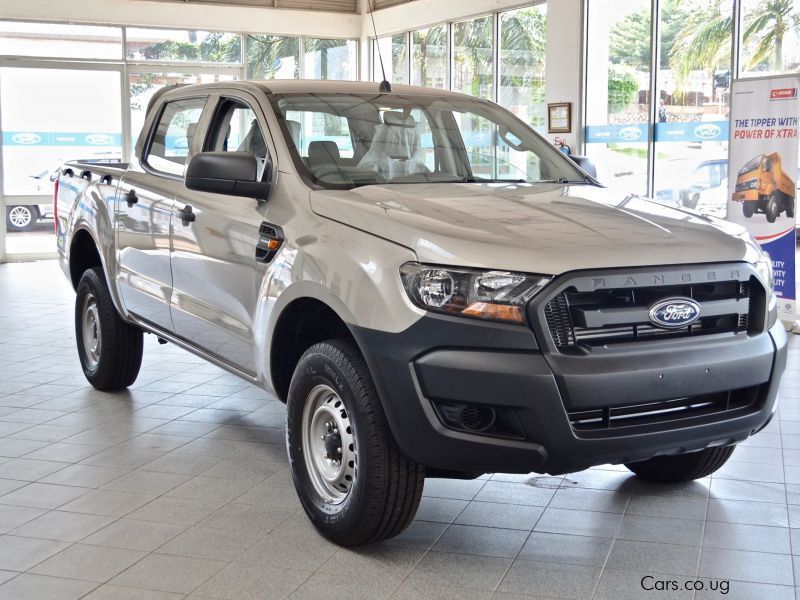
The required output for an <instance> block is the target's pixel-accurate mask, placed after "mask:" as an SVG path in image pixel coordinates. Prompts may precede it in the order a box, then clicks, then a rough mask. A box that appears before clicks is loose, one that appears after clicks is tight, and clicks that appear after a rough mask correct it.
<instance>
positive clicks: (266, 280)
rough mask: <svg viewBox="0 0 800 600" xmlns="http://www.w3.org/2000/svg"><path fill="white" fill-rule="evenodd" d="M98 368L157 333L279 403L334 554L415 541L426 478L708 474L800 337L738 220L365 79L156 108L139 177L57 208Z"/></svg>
mask: <svg viewBox="0 0 800 600" xmlns="http://www.w3.org/2000/svg"><path fill="white" fill-rule="evenodd" d="M56 200H57V206H56V210H57V240H58V242H57V243H58V250H59V255H60V263H61V266H62V268H63V270H64V272H65V273H66V275H67V277H68V278H69V279H70V281H71V282H72V285H73V286H74V288H75V290H76V293H77V296H76V308H75V327H76V334H77V347H78V354H79V356H80V361H81V364H82V366H83V371H84V373H85V375H86V377H87V379H88V380H89V382H91V384H92V385H93V386H95V387H96V388H98V389H100V390H120V389H122V388H125V387H126V386H130V385H131V384H132V383H133V382H134V381H135V379H136V377H137V374H138V371H139V367H140V364H141V359H142V347H143V346H142V338H143V333H150V334H154V335H156V336H158V338H159V339H161V340H165V341H168V342H171V343H174V344H176V345H178V346H180V347H181V348H184V349H186V350H188V351H190V352H193V353H195V354H197V355H199V356H201V357H203V358H205V359H206V360H208V361H209V362H211V363H213V364H215V365H218V366H220V367H222V368H224V369H226V370H228V371H229V372H231V373H234V374H236V375H238V376H240V377H241V378H243V379H244V380H246V381H248V382H251V383H253V384H255V385H258V386H261V387H262V388H264V389H265V390H267V391H268V392H270V393H272V394H274V395H275V396H276V397H277V398H279V399H280V400H281V401H283V402H285V403H286V405H287V423H286V445H287V451H288V457H289V461H290V465H291V472H292V475H293V478H294V483H295V487H296V489H297V493H298V495H299V498H300V500H301V503H302V505H303V507H304V509H305V511H306V513H307V514H308V516H309V518H310V519H311V520H312V521H313V523H314V524H315V526H316V527H317V528H318V529H319V530H320V531H321V532H322V533H323V534H324V535H325V536H327V537H328V538H329V539H331V540H333V541H335V542H337V543H339V544H342V545H355V544H362V543H367V542H371V541H375V540H380V539H384V538H387V537H390V536H393V535H396V534H397V533H399V532H400V531H402V530H403V529H404V528H405V527H406V526H407V525H408V524H409V523H410V521H411V520H412V518H413V517H414V514H415V511H416V509H417V506H418V504H419V501H420V496H421V493H422V487H423V483H424V479H425V477H426V476H428V477H450V478H472V477H477V476H479V475H481V474H484V473H492V472H510V473H529V472H532V471H535V472H539V473H550V474H563V473H570V472H575V471H580V470H583V469H586V468H588V467H591V466H593V465H600V464H606V463H615V464H624V465H626V466H627V467H628V468H629V469H630V470H631V471H633V472H634V473H635V474H637V475H638V476H640V477H643V478H645V479H647V480H651V481H657V482H664V483H669V482H678V481H686V480H691V479H696V478H701V477H705V476H707V475H709V474H710V473H712V472H714V471H715V470H716V469H718V468H719V467H720V466H721V465H722V464H723V463H724V462H725V461H726V460H727V459H728V458H729V457H730V456H731V453H732V452H733V450H734V447H735V445H736V444H737V443H738V442H741V441H743V440H745V439H747V438H748V437H749V436H751V435H753V434H755V433H756V432H758V431H759V430H760V429H762V428H763V427H764V426H765V425H766V424H767V422H768V421H769V420H770V418H771V417H772V415H773V414H774V412H775V410H776V404H777V394H778V386H779V382H780V377H781V374H782V372H783V370H784V366H785V362H786V333H785V331H784V329H783V328H782V326H781V324H780V323H778V322H776V300H775V296H774V295H773V293H772V268H771V263H770V260H769V257H768V256H766V255H765V254H764V253H762V251H761V250H760V248H759V246H758V245H757V244H756V243H754V242H753V240H752V239H751V238H750V236H749V235H748V234H747V233H746V232H745V231H744V229H742V228H741V227H739V226H736V225H733V224H731V223H728V222H725V221H722V220H718V219H714V218H706V217H701V216H699V215H697V214H694V213H691V212H688V211H686V210H683V209H679V208H672V207H666V206H663V205H659V204H656V203H654V202H652V201H649V200H647V199H644V198H640V197H636V196H627V197H617V196H614V195H612V194H610V193H609V192H608V191H607V190H606V189H604V188H603V187H602V186H600V185H599V184H598V183H597V182H596V181H595V180H594V179H593V178H592V177H591V176H590V175H589V174H588V173H587V172H586V171H584V170H583V169H581V168H580V167H579V166H577V165H576V164H575V163H574V162H573V161H571V160H570V159H569V158H568V157H566V156H565V155H564V154H562V153H561V152H559V151H558V150H557V149H555V148H554V147H553V146H552V145H551V144H550V143H548V142H547V141H546V140H545V139H544V138H543V137H542V136H540V135H539V134H537V133H536V132H534V131H533V130H532V129H531V128H530V127H529V126H528V125H527V124H525V123H524V122H522V121H521V120H519V119H518V118H516V117H515V116H514V115H513V114H511V113H510V112H508V111H507V110H505V109H503V108H501V107H499V106H497V105H496V104H493V103H491V102H488V101H484V100H481V99H476V98H472V97H468V96H464V95H460V94H456V93H451V92H446V91H439V90H428V89H421V88H414V87H406V86H396V87H395V88H394V90H380V91H379V88H378V86H377V84H371V83H354V82H311V81H269V82H230V83H217V84H206V85H196V86H185V87H174V88H169V89H167V90H164V91H162V92H159V93H158V94H157V95H156V96H154V97H153V100H152V101H151V105H150V107H149V109H148V113H147V118H146V121H145V124H144V128H143V130H142V133H141V135H140V136H139V138H138V142H137V145H136V151H135V157H134V158H133V159H132V160H131V162H130V164H121V163H117V164H97V163H92V162H81V161H76V162H70V163H67V164H65V165H63V166H62V168H61V173H60V176H59V180H58V188H57V191H56Z"/></svg>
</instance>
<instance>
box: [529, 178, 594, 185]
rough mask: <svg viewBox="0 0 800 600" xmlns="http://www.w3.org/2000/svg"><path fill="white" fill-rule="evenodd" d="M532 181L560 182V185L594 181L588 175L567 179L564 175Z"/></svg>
mask: <svg viewBox="0 0 800 600" xmlns="http://www.w3.org/2000/svg"><path fill="white" fill-rule="evenodd" d="M533 183H560V184H561V185H576V184H584V183H594V182H593V181H592V180H591V179H589V178H588V177H584V178H583V179H567V178H566V177H559V178H558V179H539V180H538V181H534V182H533Z"/></svg>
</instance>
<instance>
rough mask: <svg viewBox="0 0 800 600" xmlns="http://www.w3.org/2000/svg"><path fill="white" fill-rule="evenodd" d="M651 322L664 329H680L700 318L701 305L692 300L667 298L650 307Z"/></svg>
mask: <svg viewBox="0 0 800 600" xmlns="http://www.w3.org/2000/svg"><path fill="white" fill-rule="evenodd" d="M649 316H650V322H651V323H652V324H653V325H655V326H656V327H661V328H662V329H678V328H679V327H686V326H687V325H691V324H692V323H694V322H695V321H697V319H699V318H700V305H699V304H698V303H697V302H695V301H694V300H692V299H690V298H667V299H666V300H661V301H660V302H656V303H655V304H653V305H652V306H651V307H650V313H649Z"/></svg>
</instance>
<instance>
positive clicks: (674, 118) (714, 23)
mask: <svg viewBox="0 0 800 600" xmlns="http://www.w3.org/2000/svg"><path fill="white" fill-rule="evenodd" d="M658 31H659V37H660V44H661V52H660V55H659V57H658V79H657V88H658V96H657V97H656V98H655V102H656V106H655V108H656V115H655V126H654V132H653V138H654V142H655V144H654V152H655V160H654V169H653V170H654V188H653V195H654V196H655V197H656V198H658V199H659V200H661V201H663V202H666V203H669V204H680V205H683V206H688V207H690V208H696V209H698V210H701V211H703V212H707V213H716V214H717V216H721V217H724V216H725V206H726V195H727V186H728V182H727V175H728V172H727V160H728V107H729V102H730V83H731V82H730V79H731V56H732V51H733V2H732V1H731V0H683V1H682V2H667V3H665V4H664V5H663V7H662V9H661V15H660V21H659V28H658ZM676 182H679V183H678V184H677V185H676Z"/></svg>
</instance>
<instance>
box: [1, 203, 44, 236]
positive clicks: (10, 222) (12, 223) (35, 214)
mask: <svg viewBox="0 0 800 600" xmlns="http://www.w3.org/2000/svg"><path fill="white" fill-rule="evenodd" d="M38 220H39V210H38V209H37V208H36V207H35V206H8V207H6V227H7V229H8V231H10V232H15V231H30V230H31V229H33V226H34V225H36V221H38Z"/></svg>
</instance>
